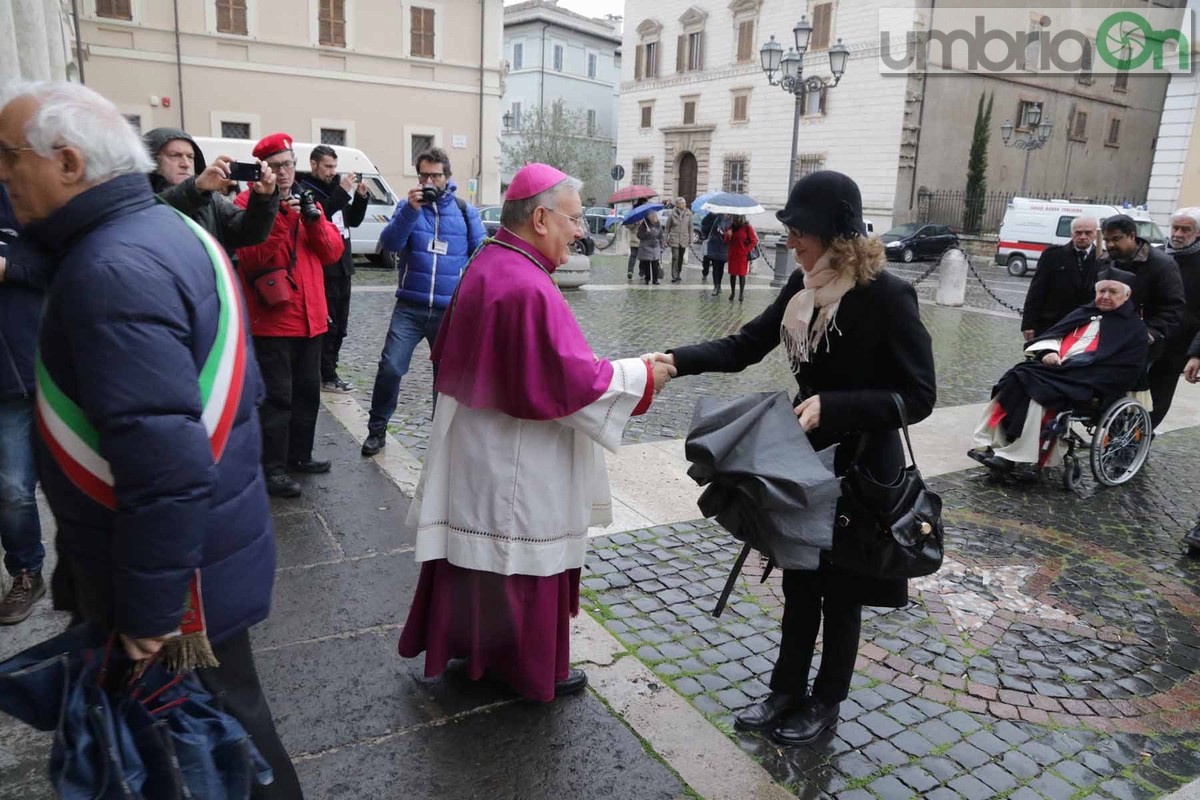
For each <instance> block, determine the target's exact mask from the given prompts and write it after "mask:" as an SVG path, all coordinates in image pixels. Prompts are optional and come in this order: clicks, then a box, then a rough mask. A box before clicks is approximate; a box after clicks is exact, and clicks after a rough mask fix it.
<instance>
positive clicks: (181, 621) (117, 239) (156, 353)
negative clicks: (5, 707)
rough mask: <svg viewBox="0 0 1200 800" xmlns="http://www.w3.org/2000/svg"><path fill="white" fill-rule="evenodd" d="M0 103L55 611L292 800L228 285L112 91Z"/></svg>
mask: <svg viewBox="0 0 1200 800" xmlns="http://www.w3.org/2000/svg"><path fill="white" fill-rule="evenodd" d="M0 98H2V99H0V182H3V183H4V185H5V187H6V188H7V190H8V194H9V198H10V199H11V201H12V206H13V210H14V212H15V215H16V217H17V220H18V222H20V223H21V225H22V226H23V230H22V236H21V238H20V239H19V240H18V242H17V244H16V245H15V247H16V249H17V251H18V252H17V254H15V256H14V260H15V261H17V262H19V263H21V264H23V265H25V266H26V267H27V268H28V269H30V270H31V271H32V272H33V273H35V274H37V275H38V276H39V278H40V280H42V281H43V282H44V283H45V285H46V286H47V289H46V301H45V311H44V314H43V318H42V325H41V330H40V333H39V337H38V361H37V365H36V380H37V401H36V421H37V428H38V432H39V437H38V443H37V446H38V449H39V453H38V455H39V458H38V465H39V477H40V479H41V483H42V487H43V489H44V490H45V493H46V499H47V500H48V501H49V503H50V508H51V510H52V511H53V512H54V517H55V520H56V522H57V527H58V531H57V548H58V554H59V560H58V565H57V568H56V570H55V573H54V577H53V582H52V586H53V593H54V602H55V605H56V607H58V608H61V609H65V610H69V611H71V612H72V613H73V615H74V617H75V618H76V619H82V620H86V621H88V622H91V623H93V624H95V625H98V626H101V627H102V628H103V629H105V630H108V631H113V632H115V633H116V634H118V635H119V641H120V643H121V646H122V647H123V648H124V650H125V652H126V653H127V654H128V655H129V657H130V658H132V659H133V660H135V661H141V660H145V659H149V658H152V657H159V658H161V659H162V660H163V662H164V663H166V664H167V665H168V666H169V667H171V668H174V669H179V670H181V671H186V670H190V669H196V671H197V674H198V676H199V678H200V680H201V681H203V682H204V684H205V685H206V686H207V687H208V688H209V689H210V690H211V691H212V692H213V694H214V695H215V696H216V697H218V698H219V699H220V700H221V702H222V703H223V705H224V706H225V708H226V710H227V711H229V713H230V714H232V715H233V716H234V717H236V718H237V719H238V720H239V721H241V723H242V724H243V726H245V728H246V730H247V732H248V733H249V734H250V735H251V736H252V737H253V741H254V744H255V745H256V746H257V748H258V750H259V751H260V752H261V753H262V755H263V756H264V757H265V758H266V759H267V761H268V763H269V764H270V766H271V768H272V770H273V772H274V778H275V780H274V783H272V784H271V785H269V786H259V787H256V788H255V790H254V793H253V795H252V796H253V797H254V798H289V800H290V799H291V798H298V797H300V796H301V792H300V786H299V783H298V781H297V780H296V775H295V771H294V770H293V768H292V765H291V762H290V760H289V759H288V756H287V753H286V752H285V751H284V748H283V745H282V744H281V743H280V741H279V738H278V736H277V735H276V733H275V727H274V723H273V722H272V720H271V714H270V711H269V709H268V708H267V704H266V700H265V699H264V697H263V693H262V689H261V687H260V686H259V681H258V675H257V673H256V671H255V668H254V659H253V656H252V655H251V650H250V637H249V633H248V629H249V628H250V626H251V625H254V624H255V623H258V622H261V621H262V620H264V619H266V617H267V614H268V611H269V609H270V603H271V585H272V583H273V580H274V574H275V536H274V531H273V530H272V526H271V518H270V513H269V506H268V502H267V493H266V489H265V487H264V483H263V474H262V469H261V468H260V466H259V451H260V447H261V433H260V430H259V425H258V415H257V413H256V405H257V403H258V401H259V399H260V398H261V396H262V392H263V388H262V381H261V379H260V378H259V372H258V367H257V365H256V364H255V361H254V354H253V351H252V349H251V346H250V338H249V326H248V324H247V320H246V316H245V309H244V307H243V304H242V300H241V294H240V292H239V290H238V286H237V279H236V278H235V277H234V275H233V272H232V269H231V267H230V265H229V261H228V259H227V257H226V255H225V251H224V250H223V249H222V248H221V247H220V245H219V244H217V242H216V240H215V239H213V238H212V236H211V235H210V234H208V233H207V232H206V231H204V230H203V229H202V228H201V227H200V226H199V225H197V224H196V223H195V222H194V221H192V220H191V219H189V218H187V217H185V216H184V215H183V214H181V213H180V212H178V211H176V210H174V209H172V208H170V207H169V206H166V205H164V204H161V203H159V202H157V201H156V199H155V197H154V195H153V193H152V191H151V188H150V184H149V182H148V181H147V180H146V173H147V172H149V171H150V169H151V163H150V159H149V157H148V156H147V154H146V150H145V148H144V147H143V145H142V142H141V140H140V139H139V138H138V136H137V135H136V134H135V133H134V132H133V130H132V129H131V128H130V127H129V124H128V123H127V122H126V121H125V118H124V117H122V116H121V113H120V112H119V111H118V110H117V108H116V107H115V106H114V105H113V104H112V103H110V102H109V101H108V100H106V99H105V98H103V97H101V96H100V95H98V94H96V93H95V92H94V91H92V90H91V89H87V88H85V87H83V86H80V85H79V84H73V83H32V84H18V85H10V86H7V87H5V89H4V91H3V93H2V95H0Z"/></svg>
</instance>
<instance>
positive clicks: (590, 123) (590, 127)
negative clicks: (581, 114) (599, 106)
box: [587, 108, 596, 136]
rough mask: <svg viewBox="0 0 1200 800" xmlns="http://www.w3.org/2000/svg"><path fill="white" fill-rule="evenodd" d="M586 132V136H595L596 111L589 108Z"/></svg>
mask: <svg viewBox="0 0 1200 800" xmlns="http://www.w3.org/2000/svg"><path fill="white" fill-rule="evenodd" d="M587 132H588V136H595V135H596V109H594V108H589V109H588V112H587Z"/></svg>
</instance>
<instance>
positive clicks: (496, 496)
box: [399, 164, 675, 701]
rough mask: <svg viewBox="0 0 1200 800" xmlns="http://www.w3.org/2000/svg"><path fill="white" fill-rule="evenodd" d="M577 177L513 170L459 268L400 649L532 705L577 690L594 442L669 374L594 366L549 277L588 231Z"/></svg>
mask: <svg viewBox="0 0 1200 800" xmlns="http://www.w3.org/2000/svg"><path fill="white" fill-rule="evenodd" d="M580 185H581V184H580V182H579V181H578V180H576V179H574V178H571V177H568V176H567V175H565V174H563V173H562V172H560V171H559V170H557V169H555V168H554V167H551V166H548V165H546V164H529V165H527V166H525V167H523V168H522V169H521V171H520V172H518V173H517V174H516V176H514V177H513V181H512V183H511V184H510V185H509V187H508V192H507V194H506V195H505V198H504V207H503V209H502V210H501V212H500V224H501V226H502V228H501V229H500V232H499V233H497V234H496V236H495V238H494V239H489V240H487V241H486V242H485V243H484V246H483V247H481V248H480V249H479V251H478V252H477V253H476V254H475V256H474V258H473V259H472V261H471V262H470V264H468V265H467V268H466V270H465V272H464V273H463V276H462V279H461V281H460V282H459V284H458V289H457V290H456V292H455V294H454V298H453V299H452V300H451V302H450V307H449V308H448V309H447V311H446V316H445V319H444V320H443V321H442V326H441V329H440V330H439V332H438V337H437V340H436V341H435V343H434V346H433V362H434V364H435V365H436V366H437V372H436V375H437V377H436V379H435V380H434V389H435V390H436V391H437V392H439V394H440V396H439V399H438V404H437V412H436V413H435V415H434V418H433V431H432V432H431V434H430V437H429V451H428V454H427V456H426V458H425V469H424V471H423V472H422V474H421V482H420V486H419V488H418V490H417V496H416V497H415V498H414V499H413V502H412V506H411V510H410V513H409V520H410V522H412V523H415V524H416V526H417V546H416V558H417V561H419V562H421V577H420V580H419V582H418V584H417V590H416V596H415V597H414V598H413V603H412V607H411V608H410V609H409V612H408V621H407V622H406V623H405V625H404V631H403V633H402V634H401V636H400V648H399V649H400V655H402V656H404V657H406V658H413V657H415V656H417V655H419V654H420V653H421V652H424V653H425V675H426V676H427V677H435V676H437V675H440V674H441V673H442V672H443V670H445V669H446V667H447V663H448V662H449V661H450V660H452V659H462V658H465V659H466V661H467V663H466V671H467V674H468V676H469V677H470V678H471V679H472V680H478V679H480V678H482V677H483V676H484V674H485V673H487V674H489V675H490V676H492V677H493V678H496V679H499V680H501V681H503V682H505V683H507V684H508V685H509V686H511V687H512V688H513V689H515V690H516V691H517V692H519V693H520V694H522V695H524V696H525V697H527V698H529V699H532V700H540V701H549V700H553V699H554V698H555V697H561V696H563V695H568V694H574V693H576V692H579V691H582V690H583V688H584V687H585V686H586V685H587V676H586V675H584V673H583V672H582V671H581V670H578V669H572V668H571V660H570V645H569V632H570V617H571V616H574V615H575V614H577V613H578V612H579V573H580V569H581V568H582V567H583V558H584V552H585V550H586V549H587V529H588V527H589V526H592V525H607V524H608V523H609V522H611V521H612V498H611V497H610V496H609V490H608V472H607V466H606V465H605V461H604V453H603V449H608V450H611V451H615V450H616V449H617V447H618V446H619V445H620V443H621V432H622V430H623V429H624V427H625V422H626V421H627V420H628V419H629V417H631V416H633V415H635V414H640V413H642V412H643V411H645V410H646V409H647V408H648V407H649V405H650V402H651V399H652V396H653V392H654V391H655V390H656V389H660V388H662V386H663V385H664V384H665V383H666V381H667V380H668V378H669V376H670V375H673V374H674V372H675V368H674V367H671V366H668V365H666V364H650V363H648V362H647V361H643V360H641V359H638V358H624V359H620V360H616V361H609V360H608V359H603V358H597V357H596V356H595V355H594V354H593V353H592V350H591V348H590V347H589V346H588V343H587V341H586V340H585V339H584V337H583V332H582V331H581V330H580V329H579V324H578V323H577V322H576V321H575V317H574V316H573V315H572V313H571V309H570V307H569V306H568V305H567V301H566V299H565V298H563V296H562V293H561V292H559V290H558V288H557V287H556V286H555V285H554V279H553V275H554V271H555V269H557V268H558V267H560V266H562V265H563V264H565V263H566V262H567V259H568V258H569V257H570V245H571V243H572V242H574V241H575V240H577V239H579V238H581V237H582V236H584V235H586V231H587V229H586V227H585V225H584V219H583V206H582V204H581V203H580V199H579V187H580Z"/></svg>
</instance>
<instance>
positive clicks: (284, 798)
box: [196, 631, 304, 800]
mask: <svg viewBox="0 0 1200 800" xmlns="http://www.w3.org/2000/svg"><path fill="white" fill-rule="evenodd" d="M213 654H214V655H216V657H217V660H218V661H220V662H221V666H219V667H216V668H215V669H200V670H196V675H197V676H198V677H199V678H200V682H201V683H203V684H204V687H205V688H206V689H208V690H209V691H210V692H212V693H213V696H214V697H215V698H216V699H217V702H218V703H219V704H220V705H221V708H222V709H224V710H225V712H226V713H228V714H229V715H230V716H232V717H233V718H234V719H236V720H237V721H238V722H240V723H242V727H243V728H245V729H246V733H248V734H250V738H251V739H252V740H253V741H254V746H255V747H257V748H258V752H259V753H261V754H262V757H263V758H265V759H266V761H267V763H268V764H270V765H271V771H272V772H273V773H275V780H274V781H273V782H272V783H271V784H269V785H267V786H256V787H255V788H254V791H252V792H251V793H250V797H251V798H253V800H301V798H303V797H304V793H303V792H302V791H301V790H300V779H299V778H297V777H296V769H295V767H293V766H292V760H291V758H289V757H288V754H287V750H285V749H284V747H283V742H281V741H279V734H277V733H276V732H275V722H274V720H272V719H271V709H270V708H268V707H267V698H266V697H264V696H263V692H262V686H261V685H260V684H259V682H258V670H256V669H255V667H254V654H253V653H252V652H251V650H250V634H249V632H248V631H242V632H241V633H239V634H237V635H236V636H233V637H232V638H230V639H226V640H225V641H223V642H221V643H220V644H216V645H213Z"/></svg>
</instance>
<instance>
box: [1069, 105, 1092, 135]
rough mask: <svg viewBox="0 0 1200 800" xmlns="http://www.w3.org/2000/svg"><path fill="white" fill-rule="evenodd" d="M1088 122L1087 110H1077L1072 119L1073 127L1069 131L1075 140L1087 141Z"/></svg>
mask: <svg viewBox="0 0 1200 800" xmlns="http://www.w3.org/2000/svg"><path fill="white" fill-rule="evenodd" d="M1087 122H1088V115H1087V112H1086V111H1078V110H1076V112H1075V116H1074V117H1073V118H1072V119H1071V128H1070V131H1069V134H1070V137H1071V139H1072V140H1073V141H1076V142H1086V141H1087Z"/></svg>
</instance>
